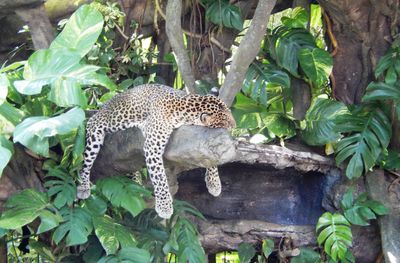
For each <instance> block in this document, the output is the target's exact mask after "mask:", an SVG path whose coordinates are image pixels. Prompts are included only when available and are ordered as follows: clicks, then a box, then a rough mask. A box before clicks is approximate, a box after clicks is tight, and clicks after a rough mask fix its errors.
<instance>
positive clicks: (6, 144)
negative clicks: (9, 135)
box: [0, 135, 14, 177]
mask: <svg viewBox="0 0 400 263" xmlns="http://www.w3.org/2000/svg"><path fill="white" fill-rule="evenodd" d="M13 153H14V147H13V144H12V142H10V141H9V140H7V139H6V137H4V136H3V135H0V177H1V175H2V174H3V169H4V168H5V167H6V165H7V164H8V162H9V161H10V159H11V156H12V155H13Z"/></svg>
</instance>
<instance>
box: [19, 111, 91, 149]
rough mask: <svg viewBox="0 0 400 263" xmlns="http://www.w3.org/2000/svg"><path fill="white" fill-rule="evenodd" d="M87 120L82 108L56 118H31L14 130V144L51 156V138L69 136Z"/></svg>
mask: <svg viewBox="0 0 400 263" xmlns="http://www.w3.org/2000/svg"><path fill="white" fill-rule="evenodd" d="M84 119H85V113H84V111H83V110H82V109H80V108H73V109H71V110H69V111H68V112H66V113H63V114H60V115H58V116H56V117H52V118H49V117H45V116H41V117H29V118H26V119H25V120H24V121H23V122H22V123H20V124H18V126H17V127H16V128H15V130H14V135H13V137H14V142H19V143H21V144H22V145H24V146H26V147H27V148H29V149H30V150H32V151H34V152H36V153H38V154H41V155H43V156H49V137H52V136H55V135H57V134H59V135H61V134H67V133H69V132H70V131H72V130H73V129H77V128H78V127H79V126H80V125H81V124H82V122H83V120H84Z"/></svg>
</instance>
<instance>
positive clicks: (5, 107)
mask: <svg viewBox="0 0 400 263" xmlns="http://www.w3.org/2000/svg"><path fill="white" fill-rule="evenodd" d="M0 115H2V116H3V117H4V118H5V119H6V120H7V121H9V122H10V123H11V124H12V125H14V126H16V125H17V124H19V123H20V122H21V120H22V119H23V118H24V115H25V114H24V112H23V111H21V110H19V109H17V108H15V107H14V106H12V105H11V104H9V103H8V102H4V103H3V104H1V105H0Z"/></svg>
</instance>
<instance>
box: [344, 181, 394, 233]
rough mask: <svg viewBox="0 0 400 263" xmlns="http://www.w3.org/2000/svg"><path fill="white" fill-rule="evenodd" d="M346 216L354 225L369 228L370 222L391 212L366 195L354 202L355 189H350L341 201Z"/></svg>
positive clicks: (360, 196)
mask: <svg viewBox="0 0 400 263" xmlns="http://www.w3.org/2000/svg"><path fill="white" fill-rule="evenodd" d="M341 207H342V209H343V211H344V216H345V217H346V219H347V220H349V222H350V223H352V224H353V225H360V226H367V225H369V223H368V221H369V220H371V219H376V215H385V214H387V213H388V212H389V211H388V209H387V208H386V207H385V206H384V205H383V204H381V203H380V202H377V201H374V200H370V199H369V198H368V197H367V194H366V193H363V194H361V195H359V196H358V198H357V199H356V200H355V201H354V200H353V189H352V188H350V189H349V190H348V191H347V192H346V193H345V194H344V195H343V199H342V201H341Z"/></svg>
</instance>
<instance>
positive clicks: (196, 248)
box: [173, 218, 205, 263]
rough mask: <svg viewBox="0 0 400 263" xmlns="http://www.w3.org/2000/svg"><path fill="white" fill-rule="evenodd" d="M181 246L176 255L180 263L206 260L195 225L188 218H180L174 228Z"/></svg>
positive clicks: (197, 262)
mask: <svg viewBox="0 0 400 263" xmlns="http://www.w3.org/2000/svg"><path fill="white" fill-rule="evenodd" d="M173 232H174V235H175V236H176V240H177V243H178V246H179V249H178V251H176V255H177V256H178V262H179V263H186V262H191V263H202V262H205V252H204V249H203V247H202V246H201V244H200V241H199V239H198V232H197V229H196V227H195V225H194V224H193V223H192V222H190V221H189V220H187V219H184V218H179V220H178V221H177V222H176V223H175V225H174V228H173Z"/></svg>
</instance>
